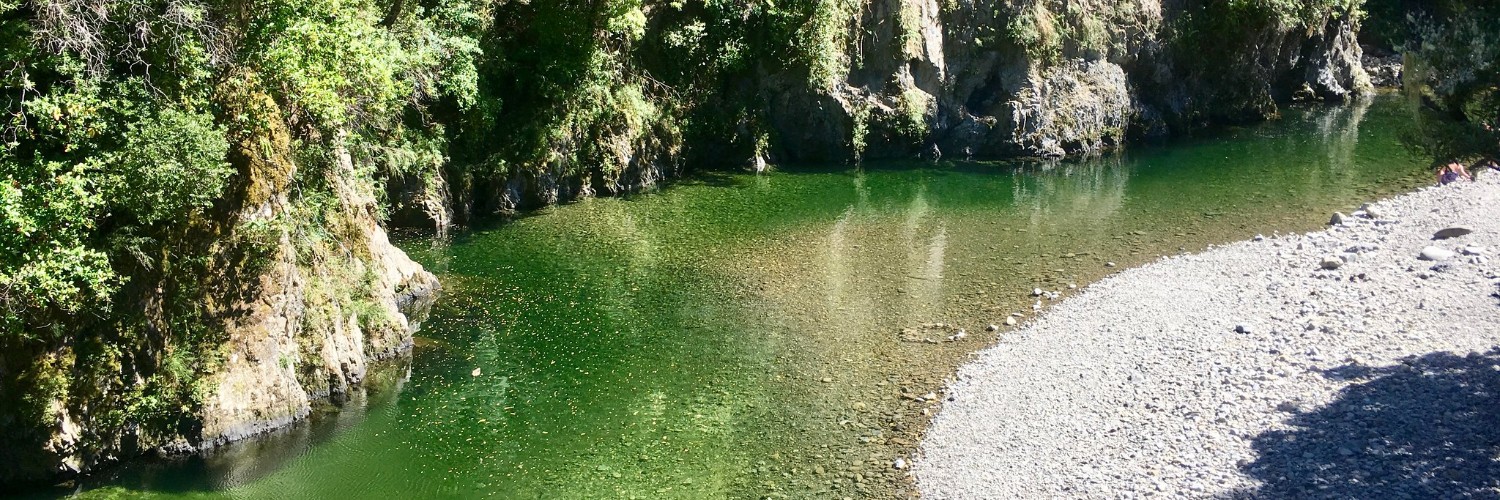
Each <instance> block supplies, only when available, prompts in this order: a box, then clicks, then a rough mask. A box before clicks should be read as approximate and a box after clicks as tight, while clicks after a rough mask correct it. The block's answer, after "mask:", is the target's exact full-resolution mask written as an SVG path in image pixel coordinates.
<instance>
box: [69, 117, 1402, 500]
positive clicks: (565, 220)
mask: <svg viewBox="0 0 1500 500" xmlns="http://www.w3.org/2000/svg"><path fill="white" fill-rule="evenodd" d="M1287 115H1288V117H1287V119H1286V120H1284V121H1282V122H1279V123H1272V124H1267V125H1263V126H1256V127H1245V128H1234V129H1227V130H1225V131H1223V132H1222V133H1221V134H1219V135H1217V136H1215V137H1211V138H1200V139H1192V140H1185V141H1181V142H1179V143H1176V144H1173V145H1172V146H1170V147H1163V148H1143V149H1140V150H1137V151H1134V152H1131V153H1129V154H1125V155H1110V156H1104V157H1100V158H1094V159H1090V160H1087V161H1076V162H1061V163H1057V162H1053V163H1047V162H1040V163H1036V162H1016V163H1011V162H1005V163H948V164H942V165H931V164H887V165H868V166H866V167H865V168H862V169H836V170H817V169H788V170H784V171H782V172H778V173H775V174H771V175H762V176H751V175H722V174H721V175H718V176H712V177H705V178H703V179H705V180H703V181H702V182H701V183H700V182H698V181H695V180H693V179H689V180H687V181H684V182H682V183H679V185H677V186H676V187H674V188H672V189H668V190H666V191H664V192H661V193H658V194H653V195H645V196H638V197H632V198H630V199H612V200H594V201H589V202H584V203H578V204H574V205H570V206H565V207H559V208H554V209H550V210H547V211H544V212H542V213H539V214H537V215H535V216H532V217H526V218H523V219H520V220H518V221H515V222H513V223H509V224H506V225H503V226H499V227H497V228H493V229H488V230H482V231H474V232H470V233H468V234H462V235H458V236H455V237H453V239H452V240H451V242H450V243H447V244H441V245H429V244H427V243H426V242H412V244H411V245H410V248H409V250H410V251H411V253H412V254H413V255H414V257H416V258H417V259H419V260H420V261H422V262H424V264H427V265H428V266H429V268H430V269H433V270H435V271H436V272H438V273H439V274H440V276H441V278H442V279H443V281H444V283H445V285H446V289H447V292H446V295H445V296H444V298H443V300H441V301H440V302H439V303H438V304H437V305H436V306H435V309H434V311H433V313H432V315H431V317H430V318H429V319H428V320H427V323H426V324H425V325H424V331H423V332H422V335H423V336H424V337H425V338H427V339H429V340H423V341H422V342H420V343H419V346H437V347H433V348H427V347H422V348H420V349H419V350H418V351H417V353H416V354H415V356H414V359H412V360H411V361H410V367H409V374H410V375H409V381H406V380H407V376H406V373H408V371H407V369H401V370H398V372H399V373H400V374H401V376H398V377H395V378H394V379H393V380H395V381H397V382H396V383H392V384H390V385H391V386H393V387H394V388H390V389H385V390H376V391H375V394H376V395H375V396H372V397H370V398H368V399H363V400H359V401H351V402H350V403H348V404H346V406H351V407H353V408H355V409H356V410H355V411H348V410H346V411H343V412H337V413H330V414H328V415H327V416H324V417H321V418H319V419H317V420H316V422H315V423H313V424H310V425H303V426H297V427H295V428H293V429H292V430H290V431H287V432H285V433H282V434H280V435H278V436H277V437H272V438H268V439H265V440H257V441H254V442H251V443H248V444H245V445H240V446H234V447H229V448H226V449H225V451H223V452H219V453H215V454H210V455H208V456H207V457H204V458H197V459H193V460H188V461H182V462H173V463H170V464H157V465H152V466H138V467H132V468H128V469H125V471H124V472H121V473H119V474H118V475H116V476H114V477H113V478H110V479H107V480H103V481H98V482H96V483H91V484H99V485H105V486H106V488H105V489H103V490H94V491H92V492H89V493H86V496H87V495H89V494H99V493H114V494H119V495H121V496H127V497H132V496H140V497H150V496H162V497H177V496H228V497H242V498H324V497H349V496H356V497H358V496H373V497H424V498H425V497H479V496H492V497H500V498H632V497H634V498H723V497H731V498H744V497H755V498H762V497H773V498H809V497H811V498H842V497H845V496H849V497H861V498H870V497H874V498H886V497H896V496H899V495H900V494H901V492H903V491H907V490H906V489H907V488H908V486H909V483H907V482H906V479H905V476H904V472H902V471H898V470H895V469H893V468H892V467H891V464H892V460H893V459H894V458H896V457H905V456H909V454H910V453H911V452H912V450H913V449H914V447H915V445H916V442H917V440H918V439H919V438H920V430H921V428H922V425H923V423H925V421H926V418H927V415H928V413H929V412H930V411H931V410H932V409H934V408H935V406H934V405H935V404H936V403H937V402H936V401H933V400H931V399H929V398H927V397H925V395H926V394H928V393H930V392H934V391H937V390H938V389H940V387H941V386H942V383H943V379H944V378H945V377H947V376H949V375H951V373H952V369H953V367H954V366H955V365H956V364H957V363H958V362H960V361H962V360H963V359H966V355H967V354H968V353H970V352H972V351H973V350H975V349H977V348H979V347H982V346H983V345H985V343H986V342H988V341H991V340H993V339H994V338H995V335H996V334H993V333H987V332H984V331H983V330H984V325H986V324H990V323H999V322H1000V321H1001V320H1002V319H1003V318H1004V317H1005V316H1007V315H1009V314H1011V313H1013V312H1020V313H1025V314H1030V313H1031V304H1032V302H1033V301H1034V300H1036V299H1034V298H1032V297H1031V296H1030V293H1029V292H1030V290H1031V289H1032V288H1033V287H1041V288H1045V289H1047V290H1061V291H1066V290H1067V289H1068V285H1069V284H1075V283H1076V284H1078V285H1080V286H1081V285H1085V284H1087V283H1088V282H1090V281H1092V280H1095V279H1098V278H1099V277H1101V276H1103V275H1105V274H1106V273H1108V272H1112V270H1114V269H1116V268H1110V267H1107V266H1106V265H1105V264H1106V263H1107V262H1117V263H1119V264H1120V265H1121V266H1128V265H1134V264H1139V263H1142V262H1145V261H1147V260H1150V259H1153V258H1156V257H1157V256H1160V255H1163V254H1171V253H1176V252H1178V251H1179V249H1187V250H1194V249H1198V248H1202V247H1203V246H1205V245H1208V244H1211V243H1216V242H1222V241H1228V240H1233V239H1241V238H1247V237H1249V236H1252V235H1254V234H1256V233H1270V232H1273V231H1278V230H1282V231H1285V230H1298V229H1311V228H1314V227H1317V226H1319V225H1320V224H1321V223H1322V222H1323V221H1326V219H1327V213H1328V212H1331V211H1333V210H1347V209H1348V208H1350V207H1352V206H1357V205H1358V204H1359V203H1361V202H1364V201H1367V200H1369V199H1371V198H1374V197H1377V196H1380V195H1383V194H1388V193H1391V192H1395V191H1400V190H1404V189H1409V188H1410V187H1412V186H1415V185H1417V184H1418V183H1419V182H1422V177H1424V176H1423V175H1422V171H1421V169H1420V166H1421V162H1419V161H1418V160H1417V159H1416V158H1412V157H1411V156H1409V155H1408V154H1407V153H1406V152H1405V151H1403V150H1402V149H1400V147H1399V145H1398V144H1397V140H1396V124H1399V123H1402V122H1404V120H1405V117H1404V115H1403V112H1402V110H1401V109H1400V108H1399V103H1398V102H1397V101H1395V100H1394V99H1388V98H1386V99H1377V100H1376V101H1375V102H1374V103H1373V104H1371V103H1363V104H1359V105H1354V106H1349V107H1345V108H1330V109H1319V110H1313V111H1308V112H1305V113H1304V112H1302V111H1298V110H1289V111H1288V112H1287ZM958 328H965V329H967V333H968V338H967V339H964V340H958V341H949V340H950V339H952V338H956V337H955V334H956V330H957V329H958ZM476 370H477V371H476ZM401 381H405V382H401Z"/></svg>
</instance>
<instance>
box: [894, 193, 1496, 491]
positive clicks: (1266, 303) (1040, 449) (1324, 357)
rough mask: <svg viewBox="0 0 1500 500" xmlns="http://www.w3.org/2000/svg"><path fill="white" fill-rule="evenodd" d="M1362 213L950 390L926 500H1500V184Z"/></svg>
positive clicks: (1086, 318) (1194, 277)
mask: <svg viewBox="0 0 1500 500" xmlns="http://www.w3.org/2000/svg"><path fill="white" fill-rule="evenodd" d="M1364 208H1366V209H1367V210H1360V211H1356V212H1355V213H1352V214H1350V215H1348V216H1342V215H1336V216H1335V217H1334V222H1332V223H1331V226H1330V228H1329V229H1327V230H1325V231H1321V232H1316V233H1310V234H1305V235H1284V236H1276V237H1268V238H1262V237H1257V238H1255V239H1254V240H1251V241H1244V242H1239V243H1233V244H1228V245H1224V246H1219V247H1213V248H1210V249H1208V250H1206V251H1204V252H1202V253H1199V254H1193V255H1182V256H1176V257H1169V258H1164V259H1162V260H1160V261H1157V262H1154V263H1151V264H1148V265H1146V266H1143V267H1139V268H1135V269H1131V270H1127V271H1124V272H1121V273H1118V274H1116V275H1113V276H1111V277H1109V278H1106V279H1104V280H1102V281H1100V282H1098V283H1096V284H1094V285H1091V286H1089V287H1088V288H1087V289H1086V290H1083V291H1082V292H1080V293H1078V294H1077V295H1074V296H1072V297H1070V298H1068V299H1066V300H1064V301H1063V302H1061V303H1060V304H1059V305H1057V306H1056V307H1054V308H1053V309H1051V310H1050V311H1049V312H1047V313H1046V314H1045V315H1043V316H1042V317H1040V318H1038V319H1037V320H1035V321H1033V322H1031V323H1029V324H1026V325H1023V326H1022V327H1021V328H1020V329H1018V330H1016V331H1015V332H1012V333H1010V334H1007V335H1005V336H1003V337H1002V338H1001V339H1000V340H999V341H998V342H997V344H996V345H995V346H993V347H990V348H987V349H986V350H984V351H982V352H980V353H979V354H978V355H977V357H976V359H975V360H974V361H972V362H970V363H969V364H967V365H965V366H963V367H962V368H961V369H960V370H959V372H958V374H957V376H956V379H955V380H954V381H953V382H952V384H951V385H950V386H949V388H948V390H947V393H946V394H945V396H946V399H947V401H948V402H947V403H945V405H944V407H943V409H942V411H941V412H939V413H938V415H937V416H936V417H935V418H934V419H933V421H932V425H931V428H930V429H929V431H928V433H927V436H926V438H925V440H924V441H923V442H922V445H921V449H920V456H919V457H918V458H917V460H916V461H915V464H914V466H913V473H914V474H915V477H916V481H917V485H918V488H919V489H920V491H921V493H922V495H923V496H924V497H925V498H929V499H950V498H985V499H990V498H1057V497H1069V498H1073V497H1086V498H1133V497H1147V496H1157V497H1197V498H1203V497H1230V498H1463V497H1483V498H1496V497H1500V466H1497V463H1500V462H1497V460H1496V456H1497V454H1500V398H1497V397H1496V395H1497V394H1500V351H1497V350H1496V346H1497V345H1500V298H1497V292H1500V289H1497V283H1500V281H1497V274H1496V271H1497V270H1496V266H1495V264H1494V263H1495V262H1500V259H1497V258H1496V256H1495V255H1494V254H1493V252H1495V251H1496V250H1497V247H1500V175H1497V174H1492V175H1486V176H1482V177H1481V179H1480V180H1479V181H1478V182H1474V183H1463V184H1455V185H1450V186H1445V187H1440V188H1425V189H1422V190H1419V191H1417V192H1414V193H1411V194H1407V195H1403V196H1399V197H1396V198H1393V199H1390V200H1387V201H1383V202H1379V203H1375V204H1373V205H1370V206H1367V207H1364ZM1447 228H1462V229H1468V230H1470V231H1472V232H1471V233H1469V234H1466V235H1462V236H1456V237H1451V238H1444V239H1435V233H1437V232H1438V231H1440V230H1444V229H1447ZM1450 232H1452V233H1462V232H1463V231H1461V230H1459V231H1450ZM1027 292H1029V291H1027Z"/></svg>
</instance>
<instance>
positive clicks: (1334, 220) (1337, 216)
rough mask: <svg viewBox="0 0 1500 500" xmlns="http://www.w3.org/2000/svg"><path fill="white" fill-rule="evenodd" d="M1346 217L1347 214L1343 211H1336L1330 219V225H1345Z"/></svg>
mask: <svg viewBox="0 0 1500 500" xmlns="http://www.w3.org/2000/svg"><path fill="white" fill-rule="evenodd" d="M1345 218H1346V216H1345V215H1344V213H1343V212H1334V213H1333V217H1330V218H1329V219H1328V225H1330V226H1342V225H1344V219H1345Z"/></svg>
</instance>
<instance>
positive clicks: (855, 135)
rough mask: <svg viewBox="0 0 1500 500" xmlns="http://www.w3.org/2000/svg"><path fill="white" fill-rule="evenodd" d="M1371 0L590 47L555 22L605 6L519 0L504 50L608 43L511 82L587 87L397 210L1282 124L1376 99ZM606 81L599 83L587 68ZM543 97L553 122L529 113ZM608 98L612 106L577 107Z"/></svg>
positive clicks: (526, 95)
mask: <svg viewBox="0 0 1500 500" xmlns="http://www.w3.org/2000/svg"><path fill="white" fill-rule="evenodd" d="M1358 3H1359V2H1353V1H1348V0H1299V1H1278V2H1270V1H1252V2H1219V1H1207V0H943V1H939V0H821V1H789V2H778V3H777V4H775V6H768V5H763V4H762V3H759V2H750V3H730V4H732V5H725V3H724V2H704V3H702V4H700V3H697V2H686V3H674V4H671V5H654V4H650V3H648V4H645V5H643V6H640V7H639V9H636V10H632V9H622V10H618V11H612V12H614V15H619V16H621V17H619V18H615V19H611V18H608V15H611V14H609V13H605V14H600V16H602V19H601V20H599V21H597V22H596V23H594V24H592V25H591V24H582V23H574V24H575V25H576V26H577V29H579V30H589V29H598V28H597V26H616V25H618V24H626V23H627V21H628V20H630V19H634V20H635V21H634V22H635V24H632V26H635V27H636V28H637V29H638V30H637V31H632V32H629V33H616V32H611V31H609V30H608V29H604V30H602V33H599V34H598V35H596V36H593V37H591V38H590V37H583V36H571V37H570V36H567V35H560V34H557V33H558V31H545V32H544V31H542V30H543V29H544V28H547V27H549V26H550V27H551V28H550V29H553V30H558V29H559V28H557V27H555V26H552V25H551V24H549V23H548V22H547V21H546V20H547V19H549V17H548V16H558V17H563V16H570V18H575V19H577V18H588V17H589V16H590V15H593V14H596V13H594V12H592V11H588V9H586V8H582V7H545V6H538V4H509V5H507V6H504V7H502V10H505V11H506V12H504V13H503V16H504V17H507V18H512V19H517V20H518V21H517V22H515V23H511V24H509V25H505V26H500V27H499V28H497V31H496V32H495V33H494V35H495V36H494V38H493V40H500V42H496V46H494V47H492V50H496V51H500V52H505V53H507V54H509V53H515V52H518V51H520V52H524V51H526V50H528V49H526V48H525V47H523V46H522V44H523V43H524V44H529V45H527V46H532V45H539V46H543V47H545V46H549V44H550V43H551V42H552V41H551V40H549V39H548V38H547V37H548V36H549V34H550V36H552V37H555V38H562V39H565V40H569V41H571V42H572V43H580V42H577V40H579V39H584V40H589V41H591V42H592V43H590V42H581V43H583V45H584V46H585V47H588V48H589V49H588V50H589V51H586V52H583V53H578V54H572V55H573V56H574V57H578V58H579V59H580V60H587V61H589V63H588V64H580V66H581V67H582V68H585V69H584V70H583V71H572V72H568V73H564V74H565V75H567V78H563V77H560V76H559V77H549V76H548V75H549V73H548V71H549V70H553V69H554V68H557V67H559V66H565V65H566V62H565V61H566V57H567V56H568V55H569V53H568V52H562V53H561V54H562V55H561V56H557V55H555V54H554V57H553V58H552V59H549V60H548V62H547V64H541V63H536V64H533V65H526V64H524V62H525V60H526V59H525V58H523V57H517V58H514V59H513V60H512V61H511V64H510V65H509V66H507V67H506V70H507V71H505V72H504V73H503V74H496V75H495V76H494V77H495V78H496V79H497V80H504V81H505V82H511V81H513V80H514V75H515V74H532V75H535V76H533V77H532V78H533V79H536V80H541V81H548V80H551V79H557V80H563V81H565V82H566V85H571V86H577V87H580V88H583V89H586V91H583V92H580V93H577V94H570V93H553V94H547V95H539V94H538V92H536V91H535V90H534V88H535V87H536V86H532V87H525V86H519V87H516V88H514V89H512V90H511V91H508V92H504V93H500V94H499V95H498V96H497V97H499V98H504V99H509V100H510V101H511V102H517V101H519V102H521V103H522V104H521V105H519V106H520V107H519V108H515V107H514V106H513V111H511V112H509V114H508V115H507V114H506V113H501V114H502V115H504V116H508V117H509V118H510V119H512V120H515V121H512V122H511V123H514V124H516V126H515V128H514V129H512V130H502V129H500V128H481V129H473V130H482V131H486V132H484V133H483V134H480V135H481V137H479V138H477V139H475V138H470V139H464V137H462V136H463V135H464V134H463V133H459V134H456V135H458V136H459V137H458V138H457V139H455V144H463V143H464V142H465V141H469V142H471V143H472V142H476V141H479V142H484V143H488V144H489V146H488V147H486V146H484V145H480V146H475V147H470V148H468V149H469V150H470V151H469V153H468V154H466V155H465V154H458V155H455V157H454V159H453V160H454V161H453V162H452V163H451V164H450V165H448V166H447V167H445V168H443V169H440V172H435V173H433V174H432V175H428V176H425V177H413V176H406V177H400V178H396V179H393V182H392V183H391V184H390V186H391V193H392V199H393V200H395V203H396V205H397V210H396V212H397V213H398V214H399V215H400V217H398V218H397V222H398V223H401V224H403V225H409V226H425V227H439V228H440V227H443V226H445V225H446V224H448V223H452V222H457V223H463V222H465V221H467V220H469V219H471V218H473V217H476V216H484V215H487V214H493V213H497V212H510V211H514V210H516V209H521V208H527V207H534V206H538V205H542V204H548V203H556V202H561V201H567V200H570V199H574V198H578V197H583V196H590V195H594V194H610V193H617V192H623V191H630V190H634V189H639V188H642V187H646V186H651V185H653V184H655V183H656V182H657V181H659V180H660V179H662V178H666V177H671V176H673V175H675V174H677V173H679V172H681V170H682V169H683V165H684V164H685V163H689V162H691V163H694V164H699V163H712V164H713V166H719V167H722V166H731V167H737V166H744V167H748V168H752V169H763V168H765V167H766V166H767V165H768V164H771V163H775V162H828V161H834V162H846V161H857V160H861V159H882V158H911V157H917V156H923V157H929V158H931V157H937V156H942V157H945V158H950V159H951V158H966V157H991V158H993V157H1013V156H1044V157H1057V156H1066V155H1074V154H1089V153H1094V152H1098V151H1102V150H1107V149H1110V148H1114V147H1118V146H1120V145H1122V144H1124V143H1125V142H1127V141H1129V140H1131V139H1134V138H1150V137H1163V136H1168V135H1176V134H1184V133H1188V132H1191V131H1193V130H1196V129H1199V128H1202V127H1205V126H1209V125H1211V124H1216V123H1219V124H1221V123H1232V122H1245V121H1254V120H1264V119H1269V118H1273V117H1275V116H1276V114H1277V110H1278V106H1279V105H1281V104H1283V103H1287V102H1292V101H1335V102H1336V101H1342V100H1345V99H1348V98H1350V97H1351V96H1354V95H1357V94H1361V93H1365V92H1368V91H1370V90H1371V88H1372V87H1371V85H1370V81H1369V77H1368V76H1367V75H1366V74H1365V72H1364V70H1363V68H1362V66H1361V63H1360V58H1361V49H1360V46H1359V45H1358V43H1357V40H1356V34H1357V33H1358V30H1359V19H1360V16H1359V11H1358ZM569 9H572V10H569ZM575 11H576V12H575ZM617 20H626V21H618V23H617ZM591 26H593V27H592V28H591ZM563 32H566V30H563ZM505 41H511V43H510V44H509V45H507V44H506V43H505ZM558 43H561V42H558ZM705 49H707V50H705ZM716 51H717V52H716ZM554 53H556V51H554ZM517 61H520V62H517ZM559 61H563V62H559ZM684 67H686V68H689V69H686V70H685V69H683V68H684ZM601 68H602V69H601ZM591 71H593V72H602V73H600V75H602V76H599V78H598V79H592V77H584V78H580V77H577V76H576V75H577V74H580V73H582V74H586V75H587V74H594V73H590V72H591ZM548 83H558V84H562V82H548ZM506 85H507V84H503V83H501V84H494V85H487V84H483V83H482V84H481V87H486V86H489V87H496V86H498V87H506ZM543 88H545V87H543ZM532 101H536V102H538V103H540V104H536V103H532V104H531V108H537V109H543V110H547V113H541V114H538V113H537V112H534V111H526V110H527V109H529V108H527V105H526V104H525V103H531V102H532ZM599 101H603V102H604V103H606V104H607V105H608V106H610V107H612V108H613V109H615V110H616V111H614V112H610V113H583V112H582V111H580V110H587V109H591V108H589V107H588V106H584V105H582V104H583V103H588V102H599ZM514 109H521V110H522V111H514ZM559 110H561V111H559ZM548 113H550V114H548ZM538 116H541V117H543V118H545V119H539V118H538ZM495 134H500V135H503V136H504V135H514V136H521V137H523V138H524V137H528V136H530V137H541V138H542V140H540V141H537V140H529V141H521V140H517V139H498V140H497V139H496V137H495ZM461 149H462V148H461ZM474 151H479V152H481V153H482V154H474ZM726 158H727V159H729V161H728V162H726V161H725V160H726Z"/></svg>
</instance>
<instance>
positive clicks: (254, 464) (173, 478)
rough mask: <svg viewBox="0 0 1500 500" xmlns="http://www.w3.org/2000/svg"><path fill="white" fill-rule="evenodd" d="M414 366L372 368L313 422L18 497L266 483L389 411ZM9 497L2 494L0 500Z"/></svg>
mask: <svg viewBox="0 0 1500 500" xmlns="http://www.w3.org/2000/svg"><path fill="white" fill-rule="evenodd" d="M411 361H412V359H411V357H410V356H402V357H397V358H395V359H391V360H386V361H383V362H380V363H376V364H375V365H372V366H371V367H370V371H369V373H368V374H367V375H366V379H365V383H364V384H363V385H360V386H357V387H356V388H354V390H352V391H351V392H350V393H348V394H345V395H342V396H335V397H333V398H331V400H328V401H321V402H318V403H315V404H314V405H313V408H312V416H311V418H309V419H308V420H307V421H306V422H304V423H303V424H301V425H292V426H287V427H284V428H281V429H277V430H274V431H271V432H269V433H266V434H263V435H260V436H256V437H255V438H254V439H247V440H243V441H237V442H233V443H229V444H226V445H223V446H219V447H217V448H212V449H208V450H204V451H202V452H199V453H194V454H190V455H183V456H172V457H155V458H144V459H140V460H137V461H134V462H130V463H127V464H124V465H122V466H119V467H114V468H111V469H108V470H106V471H104V472H101V473H98V474H95V475H91V476H85V477H83V478H80V479H78V480H76V481H74V482H70V483H65V484H61V485H58V486H56V487H52V488H40V489H37V490H34V491H29V492H25V493H24V494H21V495H19V496H17V497H16V498H34V499H44V498H61V497H67V496H73V495H77V494H79V493H82V492H85V491H90V490H96V489H98V490H100V491H102V492H104V493H105V495H103V496H111V495H116V496H125V497H134V496H138V495H141V494H143V492H154V493H156V494H194V493H201V492H211V491H226V490H231V489H233V488H236V487H239V486H243V485H247V484H252V483H255V482H257V481H262V480H264V479H265V478H267V477H269V476H271V475H273V474H275V473H276V472H277V471H279V470H281V469H282V468H284V467H286V466H288V465H290V464H292V463H293V462H295V461H297V460H298V459H299V458H301V457H303V456H305V455H307V454H308V453H309V452H311V451H312V450H314V449H316V448H318V447H320V446H325V445H328V444H329V443H330V442H331V441H333V440H334V438H335V437H337V436H339V435H341V434H343V433H345V432H347V431H349V430H350V429H352V428H354V427H356V426H358V425H360V424H362V423H364V422H365V421H366V419H367V418H369V417H370V416H371V414H372V413H379V412H388V411H389V410H390V407H391V406H393V405H394V404H395V402H396V397H395V396H396V395H397V394H399V393H400V392H401V389H402V386H403V385H404V384H405V383H406V382H407V381H408V379H409V378H410V376H411ZM7 496H8V494H7V493H5V492H0V497H7Z"/></svg>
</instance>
